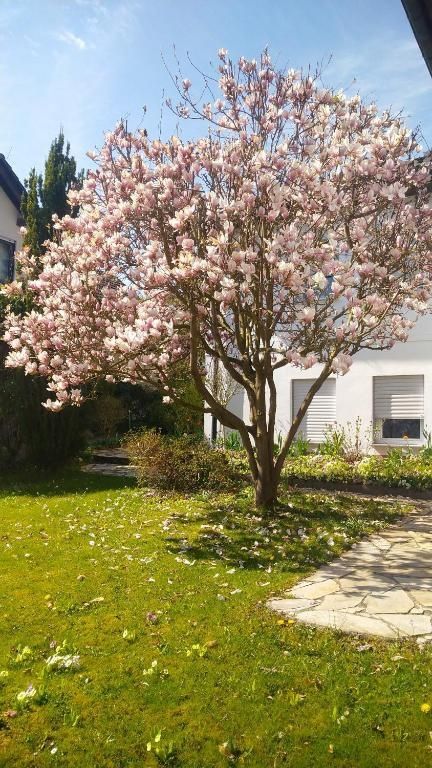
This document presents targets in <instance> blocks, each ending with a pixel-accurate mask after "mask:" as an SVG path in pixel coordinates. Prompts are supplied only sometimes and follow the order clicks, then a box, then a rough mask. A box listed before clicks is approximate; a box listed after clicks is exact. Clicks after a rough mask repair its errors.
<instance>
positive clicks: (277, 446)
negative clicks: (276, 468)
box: [273, 432, 283, 456]
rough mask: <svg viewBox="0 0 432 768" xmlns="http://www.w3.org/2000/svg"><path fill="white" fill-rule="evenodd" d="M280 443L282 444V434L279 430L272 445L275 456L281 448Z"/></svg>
mask: <svg viewBox="0 0 432 768" xmlns="http://www.w3.org/2000/svg"><path fill="white" fill-rule="evenodd" d="M282 444H283V436H282V432H279V434H278V436H277V439H276V442H275V443H274V445H273V453H274V455H275V456H278V455H279V454H280V452H281V450H282Z"/></svg>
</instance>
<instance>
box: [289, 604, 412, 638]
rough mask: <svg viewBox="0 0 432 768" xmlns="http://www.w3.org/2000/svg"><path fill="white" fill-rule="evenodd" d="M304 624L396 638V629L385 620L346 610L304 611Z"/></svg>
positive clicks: (300, 618)
mask: <svg viewBox="0 0 432 768" xmlns="http://www.w3.org/2000/svg"><path fill="white" fill-rule="evenodd" d="M298 620H299V621H301V622H302V623H303V624H313V625H316V626H319V627H330V628H331V629H338V630H341V631H342V632H347V633H349V634H352V633H354V634H359V635H379V636H380V637H387V638H395V637H397V633H396V631H395V630H394V629H393V628H392V627H389V626H388V625H387V624H386V623H385V622H384V621H382V620H380V619H376V618H371V617H370V616H363V615H359V614H358V613H354V614H353V613H345V612H344V611H324V610H321V609H320V610H318V609H316V610H313V611H303V612H302V613H301V614H299V616H298Z"/></svg>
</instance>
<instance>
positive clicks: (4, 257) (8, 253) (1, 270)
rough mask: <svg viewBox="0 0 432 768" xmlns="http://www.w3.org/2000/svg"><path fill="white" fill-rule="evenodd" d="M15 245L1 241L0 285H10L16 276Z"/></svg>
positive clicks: (7, 241)
mask: <svg viewBox="0 0 432 768" xmlns="http://www.w3.org/2000/svg"><path fill="white" fill-rule="evenodd" d="M14 254H15V243H13V242H11V241H10V240H2V239H0V283H8V282H9V281H10V280H13V276H14Z"/></svg>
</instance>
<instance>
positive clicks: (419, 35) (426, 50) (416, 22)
mask: <svg viewBox="0 0 432 768" xmlns="http://www.w3.org/2000/svg"><path fill="white" fill-rule="evenodd" d="M402 5H403V7H404V8H405V13H406V15H407V16H408V20H409V22H410V24H411V27H412V30H413V32H414V35H415V37H416V40H417V43H418V46H419V48H420V50H421V52H422V54H423V58H424V60H425V62H426V66H427V68H428V70H429V72H430V74H431V75H432V3H431V0H402Z"/></svg>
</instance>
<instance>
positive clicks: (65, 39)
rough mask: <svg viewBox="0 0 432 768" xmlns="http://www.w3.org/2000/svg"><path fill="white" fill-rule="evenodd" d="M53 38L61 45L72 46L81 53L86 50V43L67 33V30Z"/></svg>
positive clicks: (80, 38) (71, 33)
mask: <svg viewBox="0 0 432 768" xmlns="http://www.w3.org/2000/svg"><path fill="white" fill-rule="evenodd" d="M55 37H56V38H57V40H60V42H62V43H67V44H68V45H74V46H75V48H79V50H80V51H83V50H84V49H85V48H87V43H86V42H85V40H83V39H82V37H78V35H74V33H73V32H69V31H68V30H66V32H57V34H56V35H55Z"/></svg>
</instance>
